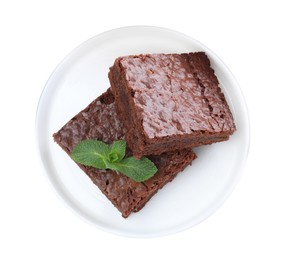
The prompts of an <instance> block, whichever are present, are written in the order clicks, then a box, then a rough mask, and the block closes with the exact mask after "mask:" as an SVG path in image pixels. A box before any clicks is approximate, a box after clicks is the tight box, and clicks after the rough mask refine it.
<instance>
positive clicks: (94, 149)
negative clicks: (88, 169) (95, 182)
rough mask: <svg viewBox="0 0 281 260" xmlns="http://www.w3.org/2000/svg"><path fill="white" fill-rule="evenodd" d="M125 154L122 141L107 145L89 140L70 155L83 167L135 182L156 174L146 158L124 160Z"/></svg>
mask: <svg viewBox="0 0 281 260" xmlns="http://www.w3.org/2000/svg"><path fill="white" fill-rule="evenodd" d="M125 154H126V142H125V141H123V140H119V141H115V142H114V143H113V144H111V145H108V144H106V143H104V142H102V141H98V140H92V139H91V140H83V141H81V142H80V143H78V144H77V145H76V146H75V147H74V149H73V151H72V153H71V158H72V159H73V160H74V161H75V162H77V163H80V164H83V165H85V166H92V167H95V168H98V169H111V170H115V171H118V172H120V173H123V174H124V175H126V176H128V177H129V178H131V179H133V180H134V181H136V182H142V181H145V180H148V179H149V178H151V177H152V176H153V175H154V174H155V173H156V172H157V168H156V166H155V164H154V163H153V162H152V161H150V160H149V159H148V158H146V157H142V158H141V159H140V160H137V159H136V158H135V157H127V158H124V157H125Z"/></svg>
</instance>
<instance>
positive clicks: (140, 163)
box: [110, 157, 157, 182]
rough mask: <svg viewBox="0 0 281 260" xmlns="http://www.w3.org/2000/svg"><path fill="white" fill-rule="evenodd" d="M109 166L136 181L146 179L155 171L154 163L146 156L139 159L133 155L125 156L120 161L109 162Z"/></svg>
mask: <svg viewBox="0 0 281 260" xmlns="http://www.w3.org/2000/svg"><path fill="white" fill-rule="evenodd" d="M110 167H111V169H112V170H116V171H118V172H121V173H123V174H124V175H126V176H128V177H129V178H131V179H133V180H134V181H136V182H141V181H145V180H148V179H149V178H151V177H152V176H153V175H154V174H155V173H156V172H157V168H156V166H155V164H154V163H153V162H152V161H150V160H149V159H148V158H146V157H142V158H141V159H140V160H137V159H136V158H135V157H129V158H125V159H124V160H122V161H120V162H115V163H112V164H110Z"/></svg>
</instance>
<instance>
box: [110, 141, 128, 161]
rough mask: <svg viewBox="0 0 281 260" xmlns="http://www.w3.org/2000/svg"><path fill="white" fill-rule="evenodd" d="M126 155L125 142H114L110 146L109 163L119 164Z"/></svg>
mask: <svg viewBox="0 0 281 260" xmlns="http://www.w3.org/2000/svg"><path fill="white" fill-rule="evenodd" d="M125 153H126V142H125V141H123V140H119V141H115V142H114V143H113V144H112V145H111V146H110V153H109V161H110V162H120V161H121V160H122V159H123V158H124V156H125Z"/></svg>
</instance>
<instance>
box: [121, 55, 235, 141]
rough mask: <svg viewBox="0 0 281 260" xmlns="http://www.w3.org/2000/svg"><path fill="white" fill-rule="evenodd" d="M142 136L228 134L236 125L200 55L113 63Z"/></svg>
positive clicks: (123, 59) (136, 58) (206, 61)
mask: <svg viewBox="0 0 281 260" xmlns="http://www.w3.org/2000/svg"><path fill="white" fill-rule="evenodd" d="M118 61H119V65H120V66H121V67H122V69H123V70H124V72H125V77H126V81H127V82H128V87H129V89H130V93H131V96H132V98H133V102H134V104H135V108H136V110H135V113H136V115H135V116H136V118H138V119H139V120H138V121H139V122H142V127H143V129H144V134H145V135H146V137H147V138H149V139H153V138H158V137H165V136H171V135H182V134H200V133H206V132H207V133H210V134H212V133H221V132H225V133H228V134H232V133H233V132H234V130H235V124H234V122H233V117H232V114H231V112H230V109H229V107H228V105H227V103H226V100H225V97H224V95H223V93H222V92H221V89H220V87H219V82H218V79H217V77H216V75H215V74H214V70H213V69H212V68H211V67H210V61H209V59H208V57H207V56H206V54H205V53H203V52H197V53H189V54H147V55H134V56H125V57H121V58H119V59H118Z"/></svg>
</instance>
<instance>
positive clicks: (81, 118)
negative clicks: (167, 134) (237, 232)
mask: <svg viewBox="0 0 281 260" xmlns="http://www.w3.org/2000/svg"><path fill="white" fill-rule="evenodd" d="M125 135H126V131H125V130H124V128H123V124H122V123H121V122H120V120H119V117H118V115H117V112H116V107H115V99H114V96H113V94H112V92H111V90H110V89H108V90H107V92H106V93H104V94H103V95H101V96H100V97H98V98H97V99H96V100H95V101H93V102H92V103H91V104H90V105H89V106H88V107H86V108H85V109H84V110H82V111H81V112H80V113H78V114H77V115H76V116H75V117H73V118H72V119H71V120H70V121H69V122H68V123H66V124H65V125H64V126H63V127H62V128H61V129H60V130H59V131H58V132H57V133H55V134H54V140H55V141H56V142H57V143H58V144H59V145H60V146H61V147H62V149H63V150H64V151H65V152H66V153H67V154H70V153H71V151H72V150H73V148H74V146H75V145H76V144H77V143H78V142H80V141H82V140H85V139H98V140H102V141H104V142H106V143H112V142H114V141H116V140H120V139H124V138H125ZM130 154H131V151H130V149H127V155H130ZM148 157H149V158H150V159H151V160H152V161H153V162H154V163H155V165H156V166H157V168H158V172H157V173H156V174H155V175H154V176H153V177H152V178H151V179H149V180H147V181H145V182H135V181H133V180H131V179H130V178H128V177H127V176H125V175H123V174H120V173H118V172H116V171H112V170H99V169H96V168H93V167H86V166H83V165H80V164H78V165H79V166H80V168H81V169H82V170H83V171H84V172H85V173H86V174H87V175H88V176H89V177H90V178H91V180H92V181H93V182H94V183H95V184H96V185H97V186H98V188H99V189H100V190H101V191H102V192H103V193H104V194H105V195H106V196H107V198H108V199H109V200H110V201H111V202H112V203H113V205H114V206H115V207H116V208H117V209H118V210H119V211H120V212H121V213H122V216H123V217H125V218H126V217H128V216H129V215H130V213H131V212H137V211H139V210H140V209H141V208H142V207H143V206H144V205H145V204H146V202H147V201H148V200H149V199H150V198H151V197H152V196H153V195H154V194H155V193H156V192H157V191H158V190H159V189H161V188H162V187H163V186H164V185H165V184H166V183H168V182H170V181H172V180H173V179H174V178H175V177H176V175H177V174H178V173H179V172H180V171H182V170H183V169H184V168H185V167H186V166H187V165H189V164H191V162H192V161H193V160H194V159H195V158H196V155H195V154H194V153H193V152H192V150H190V149H183V150H180V151H174V152H167V153H163V154H161V155H158V156H157V155H152V156H148Z"/></svg>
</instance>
